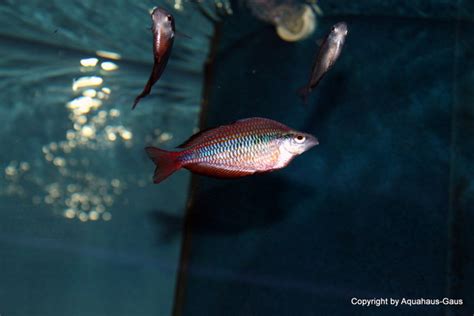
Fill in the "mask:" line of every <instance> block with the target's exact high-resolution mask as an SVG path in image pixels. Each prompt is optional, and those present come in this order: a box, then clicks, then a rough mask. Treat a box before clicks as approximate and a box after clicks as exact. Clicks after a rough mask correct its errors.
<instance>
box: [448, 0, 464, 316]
mask: <svg viewBox="0 0 474 316" xmlns="http://www.w3.org/2000/svg"><path fill="white" fill-rule="evenodd" d="M457 6H458V8H457V10H458V15H459V10H460V8H459V6H460V3H459V1H458V2H457ZM459 50H460V20H459V16H458V17H457V19H456V20H455V21H454V43H453V71H452V90H451V91H452V108H451V141H450V143H451V146H450V147H451V148H450V150H451V154H450V159H449V160H450V161H449V188H448V190H449V208H448V236H447V238H448V240H447V258H446V259H447V262H446V268H447V273H446V297H448V298H455V297H456V296H457V295H458V294H460V292H462V289H461V287H462V282H461V277H462V262H461V261H460V259H461V257H462V251H463V249H462V248H463V247H462V236H461V230H462V224H461V223H462V214H461V209H460V205H459V202H458V201H459V198H460V196H459V189H460V188H459V185H458V184H457V181H458V165H457V160H458V159H457V158H458V157H457V154H458V153H457V149H458V148H457V146H458V137H459V136H458V131H457V128H458V115H459V113H458V110H459V87H458V85H459V82H458V80H459V79H460V78H459V58H460V52H459ZM456 314H457V311H456V310H455V309H453V308H452V307H450V306H447V307H446V308H445V315H447V316H451V315H456Z"/></svg>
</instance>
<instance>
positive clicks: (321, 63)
mask: <svg viewBox="0 0 474 316" xmlns="http://www.w3.org/2000/svg"><path fill="white" fill-rule="evenodd" d="M347 32H348V31H347V24H346V23H344V22H339V23H337V24H335V25H333V27H332V29H331V32H329V34H328V35H327V36H326V38H325V39H324V41H323V42H322V44H321V48H320V49H319V52H318V55H317V57H316V59H315V61H314V64H313V69H312V71H311V77H310V78H309V82H308V83H307V84H306V86H304V87H303V88H301V89H300V90H299V94H300V95H301V97H302V98H303V102H304V103H305V104H306V103H307V100H308V95H309V94H310V93H311V91H312V90H313V89H314V88H315V87H316V86H317V85H318V83H319V81H321V79H322V78H323V77H324V75H325V74H326V72H328V70H329V69H331V68H332V66H334V63H335V62H336V60H337V59H338V58H339V55H340V54H341V50H342V46H343V45H344V42H345V40H346V36H347Z"/></svg>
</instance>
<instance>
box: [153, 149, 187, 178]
mask: <svg viewBox="0 0 474 316" xmlns="http://www.w3.org/2000/svg"><path fill="white" fill-rule="evenodd" d="M145 151H146V153H147V155H148V157H150V159H151V160H153V162H154V163H155V165H156V169H155V174H154V176H153V182H154V183H160V182H161V181H163V180H165V179H166V178H168V177H169V176H170V175H171V174H172V173H173V172H175V171H176V170H178V169H180V168H181V164H180V163H179V162H178V161H176V158H177V157H178V155H179V153H178V152H172V151H166V150H162V149H159V148H156V147H146V148H145Z"/></svg>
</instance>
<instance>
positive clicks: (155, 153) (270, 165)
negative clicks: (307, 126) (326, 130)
mask: <svg viewBox="0 0 474 316" xmlns="http://www.w3.org/2000/svg"><path fill="white" fill-rule="evenodd" d="M318 144H319V142H318V140H317V138H316V137H314V136H312V135H310V134H306V133H302V132H298V131H296V130H294V129H291V128H289V127H288V126H285V125H283V124H282V123H279V122H276V121H273V120H270V119H266V118H259V117H254V118H247V119H242V120H239V121H236V122H234V123H231V124H229V125H223V126H220V127H217V128H213V129H208V130H204V131H201V132H199V133H197V134H195V135H194V136H192V137H191V138H189V139H188V140H187V141H186V142H185V143H183V144H181V145H180V146H178V148H181V149H182V150H180V151H165V150H162V149H159V148H155V147H146V148H145V150H146V152H147V154H148V156H149V157H150V159H151V160H153V162H154V163H155V164H156V169H155V175H154V177H153V182H154V183H159V182H161V181H163V180H164V179H166V178H167V177H168V176H170V175H171V174H172V173H173V172H175V171H177V170H179V169H181V168H185V169H188V170H190V171H192V172H194V173H197V174H202V175H206V176H211V177H216V178H238V177H244V176H248V175H252V174H255V173H263V172H270V171H273V170H276V169H281V168H284V167H286V166H287V165H288V164H289V163H290V161H291V160H293V158H295V157H296V156H298V155H300V154H302V153H303V152H305V151H307V150H308V149H310V148H312V147H313V146H315V145H318Z"/></svg>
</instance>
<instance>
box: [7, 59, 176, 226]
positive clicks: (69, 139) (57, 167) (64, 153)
mask: <svg viewBox="0 0 474 316" xmlns="http://www.w3.org/2000/svg"><path fill="white" fill-rule="evenodd" d="M104 56H107V57H109V58H110V57H112V58H114V59H120V55H119V54H116V53H112V52H97V57H88V58H83V59H81V60H80V61H79V67H80V72H81V73H86V75H83V76H80V77H77V78H75V79H74V80H73V83H72V86H71V91H72V95H73V98H72V99H71V100H70V101H68V102H67V103H66V104H65V107H66V109H67V110H68V112H69V114H68V119H69V123H70V125H69V126H70V127H69V128H68V129H67V130H66V131H65V134H64V139H62V140H58V141H53V142H50V143H48V144H45V145H43V146H42V149H41V150H42V157H43V159H44V162H45V163H46V164H47V165H49V166H50V167H52V168H53V172H54V174H55V175H56V176H52V177H47V179H53V180H49V181H48V180H44V177H40V176H39V175H38V174H37V172H36V173H35V170H34V167H32V164H31V162H28V161H16V160H13V161H11V162H10V163H8V164H7V166H6V167H5V170H4V175H5V179H6V181H7V186H6V187H5V188H2V189H0V194H3V195H8V196H17V197H20V198H27V199H31V201H32V202H33V204H35V205H39V204H44V205H48V206H50V207H52V209H53V210H54V212H55V213H56V214H60V215H61V216H63V217H64V218H66V219H78V220H79V221H81V222H87V221H97V220H104V221H110V220H111V219H112V211H111V210H112V208H113V206H114V203H115V202H116V200H117V198H118V197H120V196H121V195H122V194H123V192H124V190H126V189H127V187H128V186H129V185H130V182H133V185H138V186H139V187H144V186H145V185H146V183H147V182H146V181H145V180H144V179H140V180H130V178H128V179H125V178H121V177H120V176H114V177H113V178H112V177H105V176H99V175H98V174H97V173H96V172H94V171H93V169H94V168H93V161H91V160H93V158H91V157H94V156H98V154H96V155H94V154H93V152H96V151H103V152H105V151H107V150H111V149H112V148H113V147H116V146H124V147H125V148H131V147H132V146H133V141H134V133H133V131H132V128H131V127H129V126H124V125H123V124H120V122H121V120H120V117H121V111H120V110H119V109H117V108H115V107H113V105H112V104H111V103H110V102H108V100H109V98H110V96H111V95H112V94H113V91H112V89H111V88H110V87H107V86H105V83H106V80H107V73H108V72H114V71H117V70H118V69H119V65H118V64H117V63H115V62H111V61H109V60H101V59H102V58H103V57H104ZM101 57H102V58H101ZM172 138H173V135H172V134H171V133H168V132H163V131H161V130H159V129H157V130H155V131H154V134H153V136H150V135H148V136H147V137H146V139H145V141H146V142H148V143H150V144H153V145H157V144H162V143H164V142H167V141H169V140H171V139H172ZM102 154H104V153H102ZM31 185H35V186H38V187H39V188H40V190H37V191H39V192H42V195H38V194H33V193H30V190H28V189H26V187H28V186H31ZM31 192H32V191H31Z"/></svg>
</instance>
